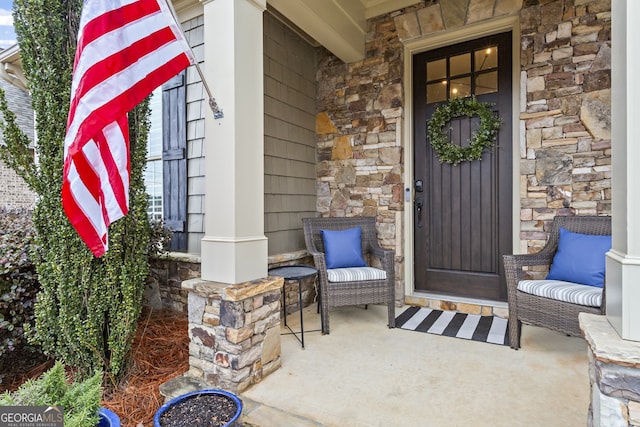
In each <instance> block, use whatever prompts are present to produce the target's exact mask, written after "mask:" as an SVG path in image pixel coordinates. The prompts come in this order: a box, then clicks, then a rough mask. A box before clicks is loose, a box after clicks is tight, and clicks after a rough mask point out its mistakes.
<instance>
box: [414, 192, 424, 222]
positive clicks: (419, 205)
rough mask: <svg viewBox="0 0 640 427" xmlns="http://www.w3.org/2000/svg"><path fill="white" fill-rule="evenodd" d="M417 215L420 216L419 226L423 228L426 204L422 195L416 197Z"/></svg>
mask: <svg viewBox="0 0 640 427" xmlns="http://www.w3.org/2000/svg"><path fill="white" fill-rule="evenodd" d="M415 205H416V215H417V217H418V224H417V225H418V228H422V207H423V205H424V200H423V199H422V196H420V197H416V202H415Z"/></svg>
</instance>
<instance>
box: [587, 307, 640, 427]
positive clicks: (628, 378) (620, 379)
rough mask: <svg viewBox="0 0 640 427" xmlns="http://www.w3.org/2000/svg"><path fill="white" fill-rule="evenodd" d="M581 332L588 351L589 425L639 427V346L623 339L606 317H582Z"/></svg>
mask: <svg viewBox="0 0 640 427" xmlns="http://www.w3.org/2000/svg"><path fill="white" fill-rule="evenodd" d="M580 328H581V329H582V333H583V334H584V337H585V339H586V340H587V345H588V347H589V349H588V351H589V379H590V383H591V405H589V419H588V421H589V422H588V425H589V426H595V427H609V426H611V427H623V426H640V342H636V341H628V340H623V339H622V338H620V335H618V333H617V332H616V330H615V329H614V328H613V327H612V326H611V324H610V323H609V322H608V321H607V318H606V317H605V316H598V315H595V314H588V313H580Z"/></svg>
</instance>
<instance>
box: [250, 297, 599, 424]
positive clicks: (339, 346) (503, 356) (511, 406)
mask: <svg viewBox="0 0 640 427" xmlns="http://www.w3.org/2000/svg"><path fill="white" fill-rule="evenodd" d="M403 309H404V308H397V309H396V315H397V314H399V313H401V312H402V310H403ZM385 310H386V309H385V307H382V306H369V309H368V310H364V308H362V307H343V308H336V309H332V311H331V334H329V335H325V336H323V335H321V333H320V332H309V333H305V347H306V348H305V349H304V350H303V349H302V348H301V346H300V343H299V342H298V341H297V340H296V339H295V337H293V336H291V335H283V336H282V337H281V339H282V356H281V357H282V367H281V368H280V369H279V370H278V371H276V372H274V373H273V374H271V375H270V376H268V377H266V378H264V379H263V380H262V382H260V383H259V384H256V385H255V386H253V387H252V388H250V389H249V390H246V391H245V392H243V393H242V394H241V396H240V397H241V399H243V401H244V405H245V409H244V418H243V420H244V423H245V424H244V425H245V426H260V427H272V426H278V427H294V426H327V427H329V426H336V427H338V426H340V427H344V426H350V427H355V426H362V427H365V426H366V427H371V426H390V425H393V426H436V427H440V426H443V427H445V426H527V427H529V426H545V427H550V426H564V427H566V426H584V425H586V423H587V410H588V406H589V377H588V361H587V350H586V344H585V342H584V340H582V339H581V338H575V337H567V336H565V335H563V334H560V333H557V332H553V331H549V330H547V329H544V328H539V327H533V326H527V325H525V326H524V327H523V335H522V348H521V349H520V350H518V351H515V350H512V349H511V348H509V347H506V346H498V345H493V344H485V343H479V342H474V341H466V340H463V339H456V338H450V337H441V336H436V335H431V334H426V333H419V332H412V331H405V330H401V329H388V328H387V327H386V320H385V319H386V311H385ZM298 317H299V316H298V313H297V312H296V313H293V314H290V315H289V317H288V318H287V321H288V323H289V324H290V325H291V326H292V327H293V328H294V330H299V328H297V326H298V324H299V319H298ZM304 325H305V330H306V331H309V330H312V329H320V316H319V315H318V314H316V309H315V305H313V306H309V307H307V308H306V309H305V311H304ZM283 332H285V329H283Z"/></svg>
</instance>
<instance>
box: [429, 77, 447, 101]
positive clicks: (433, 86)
mask: <svg viewBox="0 0 640 427" xmlns="http://www.w3.org/2000/svg"><path fill="white" fill-rule="evenodd" d="M446 100H447V81H446V80H443V81H441V82H438V83H430V84H428V85H427V103H429V104H432V103H434V102H441V101H446Z"/></svg>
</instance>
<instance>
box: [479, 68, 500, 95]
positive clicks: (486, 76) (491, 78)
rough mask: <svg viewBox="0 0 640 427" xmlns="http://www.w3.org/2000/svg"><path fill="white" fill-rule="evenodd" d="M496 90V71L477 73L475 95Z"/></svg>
mask: <svg viewBox="0 0 640 427" xmlns="http://www.w3.org/2000/svg"><path fill="white" fill-rule="evenodd" d="M497 91H498V72H497V71H492V72H490V73H483V74H478V75H477V76H476V95H482V94H483V93H493V92H497Z"/></svg>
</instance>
